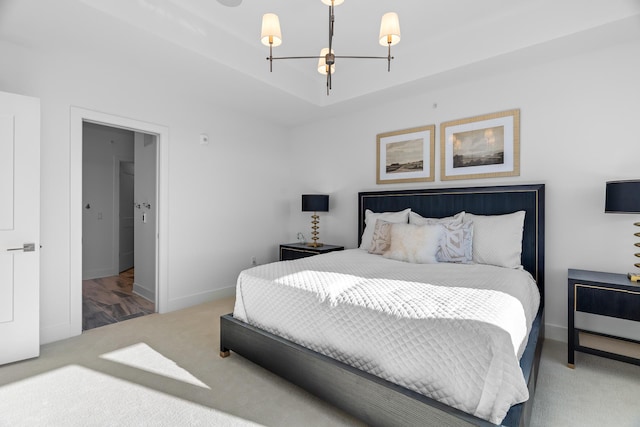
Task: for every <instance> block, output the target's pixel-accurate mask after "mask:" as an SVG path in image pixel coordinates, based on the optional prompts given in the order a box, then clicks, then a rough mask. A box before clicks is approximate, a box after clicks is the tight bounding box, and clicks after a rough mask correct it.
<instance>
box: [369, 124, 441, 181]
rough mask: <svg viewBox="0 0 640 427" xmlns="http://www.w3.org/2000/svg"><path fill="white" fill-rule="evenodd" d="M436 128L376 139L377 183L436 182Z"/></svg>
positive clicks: (404, 132) (420, 129)
mask: <svg viewBox="0 0 640 427" xmlns="http://www.w3.org/2000/svg"><path fill="white" fill-rule="evenodd" d="M435 130H436V126H435V125H429V126H421V127H416V128H411V129H404V130H398V131H394V132H386V133H381V134H378V135H377V138H376V140H377V152H376V159H377V167H376V183H377V184H391V183H400V182H421V181H433V180H434V175H435V174H434V167H435V159H434V157H435V154H434V153H435Z"/></svg>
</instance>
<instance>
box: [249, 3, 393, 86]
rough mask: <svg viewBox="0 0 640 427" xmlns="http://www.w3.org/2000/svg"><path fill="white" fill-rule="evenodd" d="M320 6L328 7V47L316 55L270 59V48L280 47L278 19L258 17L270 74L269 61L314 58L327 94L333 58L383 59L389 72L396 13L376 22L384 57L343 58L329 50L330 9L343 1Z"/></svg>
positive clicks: (332, 22)
mask: <svg viewBox="0 0 640 427" xmlns="http://www.w3.org/2000/svg"><path fill="white" fill-rule="evenodd" d="M321 1H322V3H324V4H326V5H327V6H329V47H325V48H323V49H322V50H321V51H320V55H318V56H273V48H274V47H277V46H280V45H281V44H282V32H281V31H280V20H279V19H278V15H276V14H275V13H266V14H264V16H263V17H262V34H261V36H260V39H261V41H262V44H264V45H265V46H269V56H268V57H267V60H268V61H269V71H270V72H273V61H274V60H276V59H318V72H319V73H320V74H326V76H327V95H329V91H330V90H331V76H332V75H333V74H334V73H335V70H336V65H335V64H336V59H337V58H351V59H386V60H387V71H391V60H392V59H394V58H393V56H391V46H393V45H396V44H398V42H399V41H400V22H399V20H398V14H396V13H395V12H389V13H385V14H384V15H383V16H382V20H381V22H380V35H379V37H378V39H379V42H380V44H381V45H382V46H387V56H352V55H350V56H344V55H336V54H335V53H334V51H333V26H334V22H335V16H334V13H333V9H334V6H338V5H340V4H342V3H343V2H344V0H321Z"/></svg>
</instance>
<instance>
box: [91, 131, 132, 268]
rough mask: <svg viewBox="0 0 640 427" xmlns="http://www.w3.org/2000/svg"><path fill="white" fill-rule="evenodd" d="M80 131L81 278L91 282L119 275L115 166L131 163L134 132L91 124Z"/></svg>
mask: <svg viewBox="0 0 640 427" xmlns="http://www.w3.org/2000/svg"><path fill="white" fill-rule="evenodd" d="M82 131H83V132H82V139H83V151H82V163H83V165H84V167H83V169H82V207H83V209H82V278H83V279H93V278H96V277H106V276H113V275H117V274H118V273H119V271H118V270H119V269H118V263H119V260H118V258H117V257H116V255H117V254H118V250H116V249H115V245H116V244H117V242H118V239H117V238H116V236H117V233H118V230H117V228H116V224H117V223H118V222H117V218H116V215H118V212H115V211H114V200H113V194H114V185H115V180H114V171H115V163H114V162H115V161H116V159H119V160H125V161H133V159H134V157H133V153H134V152H133V132H131V131H127V130H124V129H114V128H108V127H105V126H100V125H96V124H93V123H85V124H84V125H83V128H82ZM87 205H88V206H89V208H87Z"/></svg>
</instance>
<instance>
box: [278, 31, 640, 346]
mask: <svg viewBox="0 0 640 427" xmlns="http://www.w3.org/2000/svg"><path fill="white" fill-rule="evenodd" d="M638 52H640V42H638V41H633V42H629V43H628V44H620V45H616V46H611V47H608V48H604V49H601V50H597V51H593V52H589V53H586V54H581V55H578V56H574V57H569V58H566V59H563V60H557V61H554V62H550V63H545V64H542V65H538V66H535V67H530V68H527V69H524V70H519V69H517V67H516V68H515V70H513V71H508V70H507V71H505V72H504V73H502V74H499V75H495V76H493V77H489V78H482V79H478V80H475V81H474V80H473V78H469V79H468V80H467V81H465V82H464V83H460V84H458V85H451V86H448V87H442V88H439V89H437V90H430V91H425V92H423V93H419V92H418V93H417V94H416V95H415V96H411V97H407V98H406V99H403V100H402V101H401V102H394V103H389V104H388V105H378V106H375V107H372V108H370V109H367V110H363V111H357V112H354V113H352V114H348V115H342V116H340V117H337V118H335V119H331V120H326V121H322V122H318V123H314V124H311V125H306V126H301V127H299V128H297V129H295V130H293V131H292V135H291V149H292V152H293V156H294V158H296V159H297V161H296V162H295V164H296V165H298V167H297V171H296V176H298V177H299V180H298V181H297V185H298V188H297V191H296V194H302V193H303V192H313V191H318V192H326V193H328V194H330V212H328V213H324V214H322V216H321V219H320V221H321V224H320V225H321V227H322V228H321V230H320V231H321V237H322V240H323V241H324V242H325V243H331V244H341V245H345V246H347V247H351V248H353V247H355V246H356V245H357V223H356V219H357V197H356V196H357V192H358V191H363V190H373V189H385V190H386V189H389V190H390V189H395V188H414V187H427V186H466V185H476V186H477V185H499V184H510V183H537V182H541V183H545V184H546V202H547V205H546V206H547V210H546V227H547V228H546V322H547V325H548V328H547V335H548V336H550V337H552V338H555V339H565V340H566V329H565V328H566V324H567V282H566V278H567V269H568V268H582V269H592V270H601V271H611V272H621V273H625V272H626V271H627V270H630V269H631V268H633V262H634V260H635V258H634V257H633V253H634V249H635V248H634V247H633V245H632V244H633V242H634V239H635V238H634V236H633V232H634V230H633V228H634V227H633V225H632V223H633V222H634V221H638V220H639V218H638V217H637V216H636V217H634V216H632V215H605V214H604V188H605V181H607V180H611V179H631V178H636V179H637V178H640V176H639V175H640V174H639V173H638V171H637V162H638V159H640V141H638V138H637V130H636V129H635V127H636V126H637V123H638V117H640V83H639V80H638V76H640V56H639V55H637V53H638ZM514 65H516V66H517V64H514ZM435 103H437V108H434V106H433V105H434V104H435ZM512 108H519V109H520V112H521V121H520V124H521V132H520V141H521V142H520V144H521V145H520V146H521V173H520V176H519V177H514V178H501V179H484V180H463V181H456V182H452V181H448V182H440V180H439V173H440V170H439V166H438V163H439V161H438V159H439V155H440V147H439V135H440V131H439V124H440V123H442V122H445V121H449V120H455V119H459V118H465V117H471V116H476V115H481V114H486V113H492V112H497V111H503V110H508V109H512ZM428 124H436V125H437V126H438V127H437V130H436V135H437V137H436V141H437V143H436V177H437V178H436V182H435V183H433V184H402V185H376V184H375V179H376V175H375V174H376V169H375V168H376V166H375V165H376V134H378V133H381V132H387V131H394V130H399V129H405V128H410V127H415V126H421V125H428ZM328 129H331V133H332V134H331V137H329V138H328V137H327V130H328ZM290 210H291V212H292V214H291V216H292V225H291V228H290V229H289V240H291V241H295V235H296V234H295V233H296V232H297V231H300V230H302V231H304V232H306V233H307V234H308V230H309V219H308V218H307V217H306V216H305V215H303V214H302V213H301V212H300V206H299V201H298V200H295V201H292V202H291V203H290Z"/></svg>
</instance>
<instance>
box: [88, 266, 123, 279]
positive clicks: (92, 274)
mask: <svg viewBox="0 0 640 427" xmlns="http://www.w3.org/2000/svg"><path fill="white" fill-rule="evenodd" d="M118 274H119V272H118V271H116V270H114V269H113V268H99V269H96V270H88V271H84V270H83V271H82V280H91V279H99V278H101V277H110V276H117V275H118Z"/></svg>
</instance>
